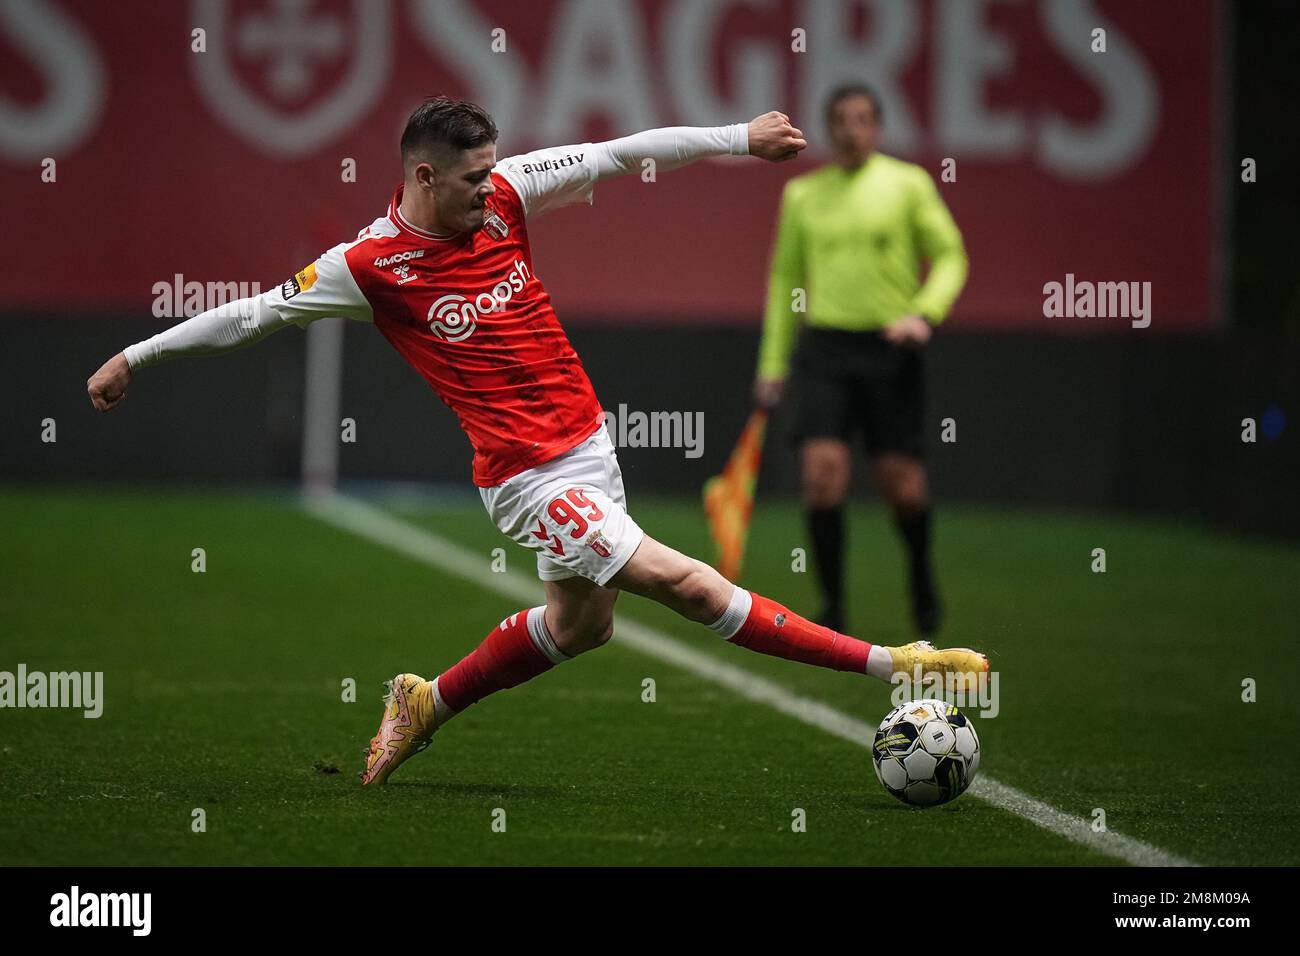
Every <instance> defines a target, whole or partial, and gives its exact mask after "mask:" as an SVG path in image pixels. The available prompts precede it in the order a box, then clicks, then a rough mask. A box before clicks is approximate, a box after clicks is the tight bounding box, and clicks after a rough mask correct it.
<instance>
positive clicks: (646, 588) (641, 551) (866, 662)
mask: <svg viewBox="0 0 1300 956" xmlns="http://www.w3.org/2000/svg"><path fill="white" fill-rule="evenodd" d="M609 584H610V586H611V587H616V588H619V589H620V590H624V591H629V592H631V593H633V594H639V595H641V596H642V597H647V598H650V599H651V600H653V601H658V602H659V603H660V604H663V605H664V606H666V607H669V608H671V609H672V610H674V611H676V612H677V613H678V614H681V615H682V616H683V617H686V618H689V619H690V620H692V621H697V622H698V623H700V624H705V625H707V626H708V627H709V628H710V629H711V630H713V631H715V632H717V633H718V635H719V636H721V637H722V638H723V639H724V640H726V641H729V642H730V643H732V644H737V645H739V646H741V647H745V648H748V649H749V650H752V651H757V652H758V653H760V654H768V655H771V656H773V657H783V658H786V659H787V660H794V661H800V662H802V663H805V664H812V665H813V666H815V667H825V668H829V669H831V670H841V671H855V672H858V673H866V674H870V675H871V676H873V677H878V678H880V679H881V680H885V681H888V680H890V679H891V678H892V677H893V676H894V675H895V674H899V673H904V674H909V675H911V674H913V673H914V672H915V670H916V668H918V667H919V668H920V669H921V671H922V672H923V673H930V672H936V673H940V674H951V675H953V686H954V689H962V690H970V689H973V682H974V681H975V680H977V679H978V675H979V674H981V673H984V672H986V671H987V670H988V661H987V659H986V658H985V657H984V655H983V654H980V653H979V652H977V651H973V650H970V649H969V648H949V649H946V650H937V649H935V648H934V647H931V646H930V645H929V644H926V643H924V642H918V643H913V644H908V645H905V646H904V647H883V646H881V645H873V644H869V643H867V642H866V641H860V640H857V639H856V638H853V637H849V636H848V635H847V634H840V633H838V632H836V631H832V630H831V629H830V628H827V627H822V626H821V625H820V624H814V623H813V622H812V621H809V620H806V619H805V618H802V617H800V616H799V615H798V614H795V613H794V612H793V611H791V610H790V609H789V608H787V607H785V606H783V605H781V604H778V603H777V602H775V601H772V600H770V599H768V598H765V597H763V596H762V595H761V594H755V593H753V592H751V591H747V590H745V589H744V588H741V587H737V586H736V585H734V584H732V583H731V582H730V581H728V580H727V579H726V578H724V577H723V576H722V575H721V574H719V573H718V572H717V571H716V570H714V569H713V568H711V567H709V566H708V565H707V564H705V563H704V562H703V561H698V560H696V559H695V558H691V557H688V556H686V555H684V554H682V553H681V552H679V551H675V550H673V549H672V548H670V547H668V546H666V545H664V544H661V543H660V542H658V541H656V540H654V539H653V538H651V537H650V536H649V535H646V536H645V537H644V538H643V539H642V541H641V544H640V546H639V547H638V548H637V550H636V552H635V553H634V554H633V555H632V557H631V558H630V559H629V560H628V561H627V563H626V564H625V565H623V567H622V568H621V569H620V570H619V572H618V573H617V574H615V575H614V576H613V577H612V578H611V579H610V581H609Z"/></svg>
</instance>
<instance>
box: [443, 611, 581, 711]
mask: <svg viewBox="0 0 1300 956" xmlns="http://www.w3.org/2000/svg"><path fill="white" fill-rule="evenodd" d="M544 611H545V608H544V607H541V608H533V609H532V610H523V611H519V612H518V613H515V614H512V615H510V616H509V617H508V618H506V619H505V620H504V621H502V622H501V626H500V627H498V628H495V629H494V630H493V631H492V633H491V634H489V635H488V636H487V637H485V638H483V643H482V644H480V645H479V646H478V647H477V648H475V649H474V650H473V651H472V652H471V653H470V654H469V655H468V656H466V657H465V658H464V659H463V660H462V661H461V662H460V663H459V664H456V665H455V666H454V667H452V668H450V669H449V670H447V671H445V672H444V673H443V674H442V675H441V676H440V677H439V678H438V693H439V694H440V695H441V696H442V699H443V700H444V701H445V702H446V704H447V706H448V707H450V708H451V709H452V710H454V711H461V710H464V709H465V708H466V707H468V706H469V705H470V704H472V703H474V702H475V701H479V700H482V699H483V698H484V697H486V696H487V695H488V694H492V693H495V692H496V691H499V690H505V689H506V688H508V687H515V686H517V685H519V684H522V683H523V682H524V681H527V680H532V679H533V678H534V677H536V676H537V675H538V674H541V673H544V672H546V671H548V670H550V669H551V668H552V667H554V666H555V664H556V663H557V661H555V660H552V659H551V657H548V656H547V655H546V654H545V653H543V651H542V649H541V647H539V646H538V642H537V641H535V640H534V638H533V636H532V635H531V634H530V633H529V618H530V617H533V618H534V620H533V628H534V629H536V628H537V627H538V626H539V625H540V627H541V631H542V642H543V643H544V644H549V645H550V647H551V648H554V643H553V642H552V641H551V638H550V635H549V634H547V633H546V624H545V619H544V618H543V617H542V615H543V613H544ZM553 653H554V654H559V652H558V650H554V651H553ZM563 659H564V656H563V655H562V654H560V655H559V657H558V660H563Z"/></svg>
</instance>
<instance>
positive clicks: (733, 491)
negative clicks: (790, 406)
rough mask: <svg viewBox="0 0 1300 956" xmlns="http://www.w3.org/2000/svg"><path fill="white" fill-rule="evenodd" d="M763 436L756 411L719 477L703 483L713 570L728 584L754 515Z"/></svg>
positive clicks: (763, 418)
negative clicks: (713, 554) (713, 548)
mask: <svg viewBox="0 0 1300 956" xmlns="http://www.w3.org/2000/svg"><path fill="white" fill-rule="evenodd" d="M766 433H767V412H766V411H764V410H763V409H758V410H756V411H755V412H754V413H753V414H752V415H750V416H749V421H748V422H746V423H745V430H744V431H742V432H741V433H740V441H738V442H736V447H735V448H734V449H733V450H732V452H731V457H730V458H729V459H727V466H726V467H725V468H723V469H722V474H720V475H714V476H713V477H712V478H710V479H709V480H708V481H706V482H705V483H704V513H705V515H706V516H707V517H708V519H709V531H710V533H711V534H712V535H713V541H714V543H715V544H716V545H717V550H718V559H717V561H716V562H715V564H714V566H715V567H716V568H717V569H718V571H719V572H720V573H721V574H722V576H723V577H724V578H726V579H727V580H728V581H735V580H736V578H738V577H739V576H740V564H741V561H742V560H743V559H744V557H745V539H746V538H747V537H748V536H749V518H750V515H751V514H753V511H754V486H755V485H756V484H758V465H759V461H760V460H761V459H762V456H763V438H764V436H765V435H766Z"/></svg>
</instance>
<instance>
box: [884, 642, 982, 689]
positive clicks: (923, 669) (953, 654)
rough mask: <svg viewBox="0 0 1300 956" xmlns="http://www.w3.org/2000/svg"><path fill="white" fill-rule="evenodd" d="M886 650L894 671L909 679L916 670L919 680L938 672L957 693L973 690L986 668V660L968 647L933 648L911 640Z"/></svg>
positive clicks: (914, 676) (931, 645) (915, 674)
mask: <svg viewBox="0 0 1300 956" xmlns="http://www.w3.org/2000/svg"><path fill="white" fill-rule="evenodd" d="M886 650H888V651H889V656H890V658H891V659H892V661H893V664H894V673H895V674H906V675H907V676H908V677H909V678H911V679H912V680H916V679H917V675H918V671H919V673H920V675H921V677H922V679H924V677H925V676H926V675H929V674H942V675H943V676H944V680H945V681H946V683H947V686H949V688H950V689H951V690H953V691H957V692H965V693H972V692H974V691H975V690H976V688H977V687H978V683H979V677H980V675H981V674H987V673H988V671H989V659H988V658H987V657H985V656H984V655H983V654H981V653H980V652H979V651H973V650H971V649H970V648H969V647H944V648H936V647H935V646H934V645H933V644H931V643H930V642H929V641H913V642H912V643H911V644H904V645H903V646H902V647H889V648H886Z"/></svg>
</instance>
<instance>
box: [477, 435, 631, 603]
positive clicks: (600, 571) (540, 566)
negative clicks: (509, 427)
mask: <svg viewBox="0 0 1300 956" xmlns="http://www.w3.org/2000/svg"><path fill="white" fill-rule="evenodd" d="M479 494H480V496H481V497H482V498H483V506H484V507H485V508H487V512H488V514H489V515H490V516H491V518H492V522H493V524H495V525H496V526H497V527H498V528H499V529H501V531H502V533H504V534H506V535H507V536H509V537H511V538H513V539H514V540H515V541H516V542H517V543H519V544H522V545H523V546H524V547H525V548H531V549H533V550H534V551H536V552H537V576H538V577H539V578H541V579H542V580H543V581H559V580H562V579H564V578H573V577H584V578H587V579H588V580H591V581H595V582H596V583H597V584H600V585H604V584H606V583H607V582H608V581H609V579H610V578H612V577H613V576H614V575H615V574H617V573H618V571H619V569H620V568H622V567H623V565H624V564H626V563H627V560H628V558H630V557H632V553H633V552H634V551H636V549H637V546H638V545H640V544H641V539H642V538H643V537H645V532H644V531H642V530H641V528H640V527H639V526H638V525H637V523H636V522H635V521H633V520H632V518H631V516H629V515H628V513H627V498H626V497H625V496H624V493H623V474H622V472H620V471H619V469H618V458H617V457H616V456H615V454H614V445H613V443H612V442H611V441H610V440H609V432H608V431H607V430H606V429H605V427H604V426H603V425H602V426H601V427H600V428H598V429H596V432H595V434H593V435H592V436H591V437H590V438H588V439H587V440H586V441H584V442H583V443H582V444H581V445H578V446H577V447H575V448H571V449H569V450H568V451H566V452H565V453H564V454H562V455H560V456H559V457H558V458H552V459H551V460H550V461H548V462H543V463H542V464H540V465H538V466H537V467H536V468H529V469H528V470H527V471H521V472H520V473H519V474H517V475H515V476H514V477H512V478H507V479H506V480H505V481H503V482H502V483H501V484H499V485H494V486H492V487H491V488H480V489H479Z"/></svg>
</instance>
